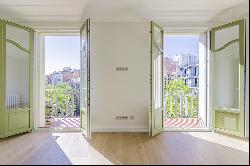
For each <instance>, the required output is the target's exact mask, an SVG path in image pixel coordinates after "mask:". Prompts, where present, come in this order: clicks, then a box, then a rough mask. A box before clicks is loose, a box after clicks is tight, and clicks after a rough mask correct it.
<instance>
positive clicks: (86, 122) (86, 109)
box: [80, 19, 91, 139]
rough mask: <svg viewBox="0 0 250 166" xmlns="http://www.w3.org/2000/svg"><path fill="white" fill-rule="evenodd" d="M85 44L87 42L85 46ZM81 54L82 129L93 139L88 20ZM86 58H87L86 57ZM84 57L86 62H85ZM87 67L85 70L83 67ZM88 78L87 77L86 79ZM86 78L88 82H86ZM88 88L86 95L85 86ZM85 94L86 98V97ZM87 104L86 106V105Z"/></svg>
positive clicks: (83, 28) (83, 33) (83, 34)
mask: <svg viewBox="0 0 250 166" xmlns="http://www.w3.org/2000/svg"><path fill="white" fill-rule="evenodd" d="M84 42H86V43H85V44H86V45H85V44H84ZM80 44H81V48H80V52H81V55H80V56H81V58H80V59H81V62H80V63H81V69H80V71H81V81H80V85H81V88H80V89H81V92H80V93H81V95H80V98H81V99H80V101H81V102H80V103H81V104H80V110H81V111H80V128H81V131H82V132H83V134H84V135H85V137H86V138H89V139H90V138H91V128H90V127H91V124H90V19H87V20H86V21H85V22H84V23H83V25H82V27H81V29H80ZM85 46H87V47H85ZM85 56H86V57H85ZM84 57H85V58H86V61H84ZM84 66H85V67H86V68H85V70H84V68H83V67H84ZM84 76H86V77H84ZM84 78H85V79H86V80H84ZM84 85H85V86H86V92H85V93H84V90H83V89H84V88H83V86H84ZM84 94H85V96H84ZM84 102H85V104H84Z"/></svg>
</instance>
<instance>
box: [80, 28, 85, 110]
mask: <svg viewBox="0 0 250 166" xmlns="http://www.w3.org/2000/svg"><path fill="white" fill-rule="evenodd" d="M85 31H86V30H84V31H83V34H82V37H81V76H80V79H81V91H82V92H81V106H82V108H84V109H85V111H86V110H87V38H86V32H85Z"/></svg>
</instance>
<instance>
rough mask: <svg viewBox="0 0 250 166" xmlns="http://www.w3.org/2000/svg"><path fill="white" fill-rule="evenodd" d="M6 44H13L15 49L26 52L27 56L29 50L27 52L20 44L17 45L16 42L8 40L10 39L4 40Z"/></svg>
mask: <svg viewBox="0 0 250 166" xmlns="http://www.w3.org/2000/svg"><path fill="white" fill-rule="evenodd" d="M6 42H8V43H11V44H13V45H14V46H16V47H17V48H19V49H20V50H22V51H24V52H27V53H28V54H29V53H30V51H29V50H27V49H26V48H24V47H22V46H21V45H20V44H18V43H17V42H15V41H13V40H10V39H6Z"/></svg>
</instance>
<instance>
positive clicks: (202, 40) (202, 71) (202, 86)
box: [199, 32, 209, 127]
mask: <svg viewBox="0 0 250 166" xmlns="http://www.w3.org/2000/svg"><path fill="white" fill-rule="evenodd" d="M206 35H207V34H206V33H205V32H204V33H200V36H199V115H200V117H201V119H202V120H203V122H204V123H205V125H206V126H207V127H209V126H208V122H207V109H206V104H207V103H206V99H207V98H206V97H207V96H206V93H207V90H206V88H207V83H206V81H207V80H206V74H207V73H206V70H207V66H206V58H207V55H206V54H207V50H206V49H207V41H206V39H207V38H206Z"/></svg>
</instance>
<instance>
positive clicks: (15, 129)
mask: <svg viewBox="0 0 250 166" xmlns="http://www.w3.org/2000/svg"><path fill="white" fill-rule="evenodd" d="M33 47H34V31H33V29H30V28H28V27H25V26H22V25H18V24H15V23H12V22H8V21H3V20H0V138H4V137H8V136H12V135H15V134H19V133H24V132H28V131H32V130H33V109H32V99H33V93H32V88H33V79H32V78H33V77H32V75H33Z"/></svg>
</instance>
